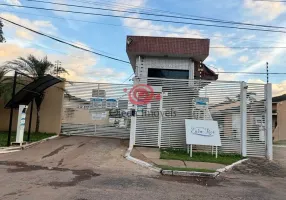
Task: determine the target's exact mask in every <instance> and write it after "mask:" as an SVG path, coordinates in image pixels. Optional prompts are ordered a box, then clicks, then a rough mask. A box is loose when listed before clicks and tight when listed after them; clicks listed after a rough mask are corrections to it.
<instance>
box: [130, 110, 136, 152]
mask: <svg viewBox="0 0 286 200" xmlns="http://www.w3.org/2000/svg"><path fill="white" fill-rule="evenodd" d="M133 112H134V111H133ZM135 134H136V110H135V116H132V117H131V125H130V139H129V149H132V148H133V146H134V145H135Z"/></svg>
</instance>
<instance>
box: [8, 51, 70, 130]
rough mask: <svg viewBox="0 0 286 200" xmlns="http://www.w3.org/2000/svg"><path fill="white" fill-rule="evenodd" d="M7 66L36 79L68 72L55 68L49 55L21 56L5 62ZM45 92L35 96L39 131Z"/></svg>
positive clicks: (37, 128)
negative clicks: (41, 57) (40, 56)
mask: <svg viewBox="0 0 286 200" xmlns="http://www.w3.org/2000/svg"><path fill="white" fill-rule="evenodd" d="M5 67H6V68H8V69H12V70H17V71H20V72H22V73H24V74H27V75H29V76H31V77H33V78H34V79H35V80H37V79H39V78H42V77H44V76H45V75H47V74H51V75H58V74H61V73H67V71H66V70H65V69H64V68H62V67H60V68H55V67H54V65H53V64H52V63H51V62H50V61H48V58H47V56H45V57H44V58H43V59H37V58H36V57H35V56H33V55H29V56H28V57H27V58H23V57H19V58H18V59H16V60H13V61H9V62H7V63H6V64H5ZM44 96H45V95H44V93H42V94H40V95H39V96H37V97H36V98H35V102H36V108H37V120H36V130H35V132H39V128H40V109H41V104H42V102H43V100H44Z"/></svg>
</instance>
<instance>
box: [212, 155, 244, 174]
mask: <svg viewBox="0 0 286 200" xmlns="http://www.w3.org/2000/svg"><path fill="white" fill-rule="evenodd" d="M247 160H248V158H246V159H242V160H239V161H237V162H235V163H232V164H231V165H228V166H226V167H224V168H220V169H217V170H216V171H217V172H219V173H223V172H226V171H229V170H231V169H232V168H233V167H234V166H236V165H239V164H241V163H243V162H245V161H247Z"/></svg>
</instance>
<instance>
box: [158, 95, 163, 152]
mask: <svg viewBox="0 0 286 200" xmlns="http://www.w3.org/2000/svg"><path fill="white" fill-rule="evenodd" d="M163 117H164V116H163V92H162V93H161V99H160V109H159V125H158V126H159V127H158V147H159V148H161V138H162V120H163Z"/></svg>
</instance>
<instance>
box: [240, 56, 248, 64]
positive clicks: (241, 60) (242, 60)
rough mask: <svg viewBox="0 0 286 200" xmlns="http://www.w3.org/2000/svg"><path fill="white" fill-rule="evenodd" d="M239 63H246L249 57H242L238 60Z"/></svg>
mask: <svg viewBox="0 0 286 200" xmlns="http://www.w3.org/2000/svg"><path fill="white" fill-rule="evenodd" d="M238 61H239V62H242V63H246V62H247V61H248V56H240V57H239V58H238Z"/></svg>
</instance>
